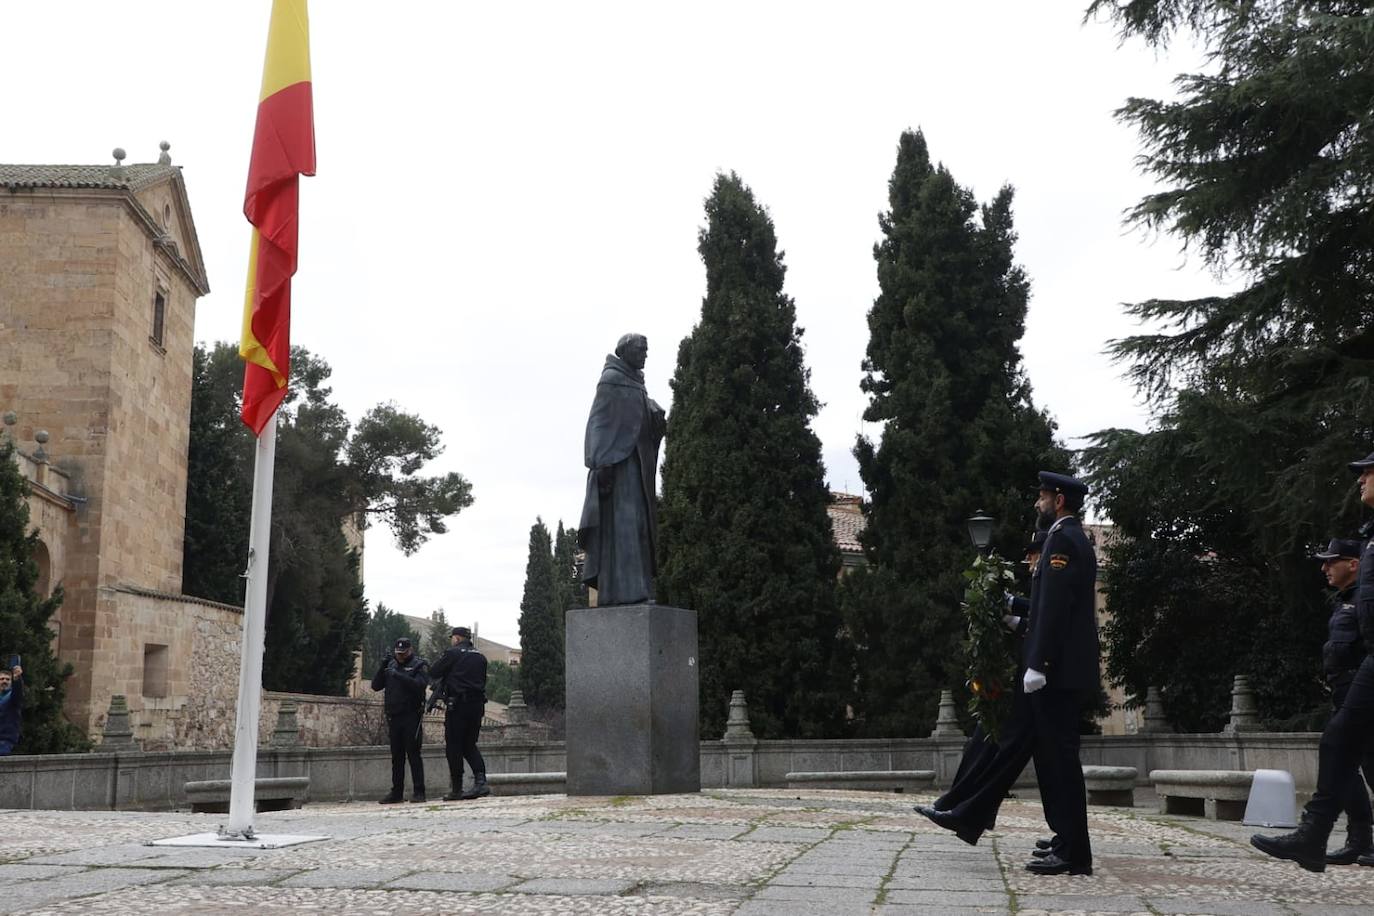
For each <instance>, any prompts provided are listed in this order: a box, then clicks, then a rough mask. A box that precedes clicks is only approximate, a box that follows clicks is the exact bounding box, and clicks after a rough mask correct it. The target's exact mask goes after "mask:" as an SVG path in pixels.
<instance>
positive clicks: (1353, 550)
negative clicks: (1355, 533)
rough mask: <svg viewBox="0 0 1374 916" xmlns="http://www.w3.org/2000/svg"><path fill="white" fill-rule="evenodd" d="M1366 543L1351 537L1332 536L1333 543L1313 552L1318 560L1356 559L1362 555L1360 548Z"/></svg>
mask: <svg viewBox="0 0 1374 916" xmlns="http://www.w3.org/2000/svg"><path fill="white" fill-rule="evenodd" d="M1363 546H1364V545H1363V544H1362V543H1361V542H1360V541H1356V540H1352V539H1351V538H1332V539H1331V543H1330V544H1327V545H1326V549H1325V550H1322V551H1318V552H1317V553H1314V554H1312V556H1314V557H1316V558H1317V559H1318V560H1335V559H1337V558H1348V559H1352V560H1353V559H1356V558H1358V557H1359V555H1360V548H1362V547H1363Z"/></svg>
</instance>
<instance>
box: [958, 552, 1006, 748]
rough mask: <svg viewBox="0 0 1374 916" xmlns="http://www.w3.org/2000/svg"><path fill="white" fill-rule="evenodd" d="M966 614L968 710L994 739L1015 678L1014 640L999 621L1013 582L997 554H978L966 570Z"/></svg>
mask: <svg viewBox="0 0 1374 916" xmlns="http://www.w3.org/2000/svg"><path fill="white" fill-rule="evenodd" d="M964 581H965V582H967V583H968V584H967V586H966V587H965V589H964V602H963V608H964V616H965V618H967V621H968V634H967V636H966V637H965V639H964V655H965V659H966V662H967V669H966V671H967V675H968V679H967V680H966V681H965V682H964V686H965V687H966V688H968V691H969V701H968V711H969V713H970V715H972V716H973V717H974V719H976V720H977V721H978V723H979V724H980V725H981V726H982V727H983V734H984V735H985V736H986V737H987V739H988V740H990V741H996V740H997V738H998V735H999V734H1000V733H1001V730H1002V724H1003V723H1004V722H1005V721H1006V719H1007V716H1008V715H1010V714H1011V703H1012V695H1013V693H1014V688H1015V683H1014V679H1015V677H1016V652H1015V639H1014V637H1013V635H1012V634H1011V633H1010V632H1009V631H1008V630H1007V627H1006V624H1004V623H1003V622H1002V616H1003V615H1004V614H1006V612H1007V611H1006V594H1007V591H1008V590H1009V589H1010V588H1012V587H1013V586H1014V585H1015V584H1016V576H1015V575H1014V574H1013V572H1012V564H1011V563H1010V562H1008V561H1007V560H1004V559H1002V558H1001V557H999V556H998V555H997V554H996V553H991V554H989V555H988V556H985V557H982V556H980V557H978V558H977V559H976V560H974V561H973V565H972V566H970V567H969V568H968V569H966V570H964Z"/></svg>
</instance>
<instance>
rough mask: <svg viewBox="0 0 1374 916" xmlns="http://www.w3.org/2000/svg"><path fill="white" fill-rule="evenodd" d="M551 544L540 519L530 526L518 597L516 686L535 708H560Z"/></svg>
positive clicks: (556, 603)
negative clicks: (523, 588)
mask: <svg viewBox="0 0 1374 916" xmlns="http://www.w3.org/2000/svg"><path fill="white" fill-rule="evenodd" d="M559 608H560V604H559V592H558V587H557V582H556V577H555V575H554V567H553V544H552V542H551V540H550V538H549V529H548V528H546V527H545V526H544V522H543V520H542V519H536V520H535V523H534V524H533V525H532V526H531V527H530V550H529V559H528V560H527V561H526V563H525V594H524V597H522V598H521V599H520V689H521V690H522V691H523V692H524V694H525V702H526V703H528V704H529V705H530V706H532V707H535V708H539V709H562V708H563V638H562V634H561V633H559V626H558V623H559V616H560V615H559Z"/></svg>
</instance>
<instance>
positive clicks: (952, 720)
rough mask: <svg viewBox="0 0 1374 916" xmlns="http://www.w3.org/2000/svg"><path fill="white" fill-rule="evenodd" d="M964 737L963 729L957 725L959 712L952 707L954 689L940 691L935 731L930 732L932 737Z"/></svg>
mask: <svg viewBox="0 0 1374 916" xmlns="http://www.w3.org/2000/svg"><path fill="white" fill-rule="evenodd" d="M955 735H957V736H959V737H961V738H962V737H964V730H963V729H962V728H960V727H959V714H958V713H957V712H956V711H955V709H954V691H952V690H941V691H940V711H939V712H938V713H937V714H936V716H935V731H933V732H931V733H930V737H932V738H945V737H953V736H955Z"/></svg>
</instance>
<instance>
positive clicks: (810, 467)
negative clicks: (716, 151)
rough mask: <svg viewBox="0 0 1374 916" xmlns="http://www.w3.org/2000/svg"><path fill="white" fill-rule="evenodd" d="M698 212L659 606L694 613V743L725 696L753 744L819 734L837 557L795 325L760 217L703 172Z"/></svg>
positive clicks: (826, 695)
mask: <svg viewBox="0 0 1374 916" xmlns="http://www.w3.org/2000/svg"><path fill="white" fill-rule="evenodd" d="M706 219H707V224H706V227H705V228H704V229H702V230H701V232H700V234H699V236H698V245H697V250H698V252H700V254H701V258H702V261H703V262H704V263H705V266H706V295H705V298H704V299H703V300H702V307H701V320H700V321H699V322H698V323H697V325H696V327H695V328H693V329H692V333H691V335H690V336H688V337H687V338H686V339H684V340H683V341H682V344H681V346H680V347H679V349H678V358H677V368H676V371H675V372H674V375H673V380H672V389H673V413H672V416H671V417H670V418H669V429H668V436H667V446H666V451H665V460H664V466H663V500H662V510H661V512H660V514H659V529H658V531H659V544H660V548H659V554H660V557H661V559H660V563H659V579H658V592H659V598H660V600H662V601H663V602H665V603H667V604H672V605H677V606H680V607H687V608H692V609H694V610H695V611H696V612H697V615H698V628H699V639H700V655H701V675H700V677H701V728H702V735H703V736H707V737H715V736H718V735H719V734H721V732H722V730H723V728H724V722H725V713H726V708H727V705H728V703H729V698H730V692H731V691H732V690H737V689H743V690H744V691H745V692H746V694H747V696H748V699H749V709H750V713H751V719H752V723H753V726H754V729H755V732H756V733H757V734H759V735H760V736H762V737H770V738H771V737H784V736H786V737H812V736H825V735H832V734H836V733H838V732H839V731H840V730H841V729H842V728H843V723H844V704H843V700H842V699H841V696H840V688H841V686H842V681H843V678H842V677H839V676H838V675H837V670H836V666H835V663H834V662H835V654H834V653H835V645H836V638H837V635H838V632H839V629H840V621H839V616H838V613H837V611H836V608H835V602H834V583H835V577H836V576H837V574H838V572H839V565H840V564H839V554H838V551H837V550H836V548H835V545H834V542H833V539H832V536H831V529H830V518H829V515H828V514H827V512H826V506H827V505H828V502H829V492H828V490H827V489H826V486H825V471H824V467H823V466H822V463H821V449H820V440H819V439H818V438H817V437H816V434H815V433H814V432H812V430H811V425H810V424H811V420H812V418H813V417H815V415H816V412H817V410H818V409H819V405H818V403H817V401H816V398H815V395H814V394H812V392H811V389H810V384H809V373H808V371H807V369H806V366H805V363H804V361H803V354H802V344H801V337H802V330H801V329H800V328H798V327H797V325H796V308H795V306H794V304H793V302H792V299H791V298H790V297H789V296H787V295H786V294H785V293H784V292H783V277H784V274H785V267H784V265H783V256H782V253H781V252H779V251H778V250H777V239H776V236H775V233H774V228H773V221H772V219H771V218H770V217H769V215H768V213H767V212H766V211H765V210H764V209H763V208H762V207H761V206H760V205H759V204H758V203H756V202H755V199H754V195H753V192H752V191H750V189H749V188H748V187H746V186H745V184H744V183H743V182H742V181H741V180H740V178H739V176H737V175H735V174H733V173H731V174H730V175H718V176H716V180H715V185H714V187H713V189H712V193H711V196H710V197H709V198H707V200H706Z"/></svg>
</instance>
